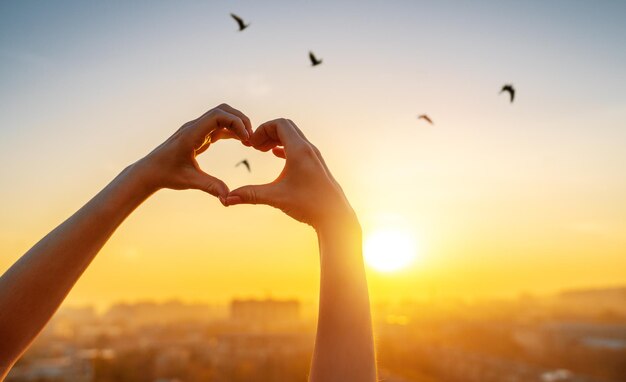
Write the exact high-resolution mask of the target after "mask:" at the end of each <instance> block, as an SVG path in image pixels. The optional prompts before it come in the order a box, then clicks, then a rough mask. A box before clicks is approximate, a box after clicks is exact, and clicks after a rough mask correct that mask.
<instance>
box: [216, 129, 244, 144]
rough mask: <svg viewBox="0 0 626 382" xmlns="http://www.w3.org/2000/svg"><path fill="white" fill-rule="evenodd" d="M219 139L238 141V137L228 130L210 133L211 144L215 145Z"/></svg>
mask: <svg viewBox="0 0 626 382" xmlns="http://www.w3.org/2000/svg"><path fill="white" fill-rule="evenodd" d="M220 139H239V136H238V135H237V134H235V133H234V132H232V131H231V130H228V129H223V128H222V129H217V130H215V131H214V132H212V133H211V143H215V142H217V141H219V140H220Z"/></svg>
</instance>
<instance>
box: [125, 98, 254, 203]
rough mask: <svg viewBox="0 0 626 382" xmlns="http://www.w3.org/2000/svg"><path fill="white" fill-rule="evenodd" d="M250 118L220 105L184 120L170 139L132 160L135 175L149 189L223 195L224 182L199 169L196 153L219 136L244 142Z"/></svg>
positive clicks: (152, 190) (247, 137) (248, 133)
mask: <svg viewBox="0 0 626 382" xmlns="http://www.w3.org/2000/svg"><path fill="white" fill-rule="evenodd" d="M251 135H252V126H251V124H250V120H249V119H248V117H246V116H245V115H244V114H243V113H242V112H240V111H239V110H237V109H234V108H232V107H230V106H228V105H226V104H221V105H219V106H217V107H216V108H214V109H211V110H209V111H208V112H206V113H204V114H203V115H202V116H201V117H200V118H198V119H195V120H193V121H189V122H187V123H185V124H184V125H183V126H182V127H181V128H180V129H178V131H176V132H175V133H174V135H172V136H171V137H170V138H168V139H167V140H166V141H165V142H163V143H162V144H161V145H160V146H158V147H157V148H156V149H154V150H153V151H152V152H151V153H150V154H148V155H147V156H145V157H144V158H143V159H141V160H139V161H138V162H137V163H136V167H137V171H138V176H139V177H140V178H141V179H142V183H143V184H144V186H145V187H147V189H148V190H149V191H151V192H154V191H156V190H158V189H160V188H172V189H175V190H184V189H190V188H194V189H198V190H202V191H205V192H208V193H209V194H211V195H214V196H219V197H220V198H222V199H223V198H225V197H226V196H227V195H228V187H227V186H226V184H225V183H224V182H223V181H221V180H220V179H217V178H215V177H213V176H211V175H209V174H207V173H205V172H204V171H202V169H200V166H199V165H198V162H197V161H196V156H197V155H198V154H201V153H202V152H204V151H205V150H206V149H208V148H209V146H210V144H211V143H213V142H216V141H217V140H219V139H224V138H236V139H239V140H241V141H242V142H243V143H244V144H245V145H248V143H247V142H248V139H249V138H250V136H251Z"/></svg>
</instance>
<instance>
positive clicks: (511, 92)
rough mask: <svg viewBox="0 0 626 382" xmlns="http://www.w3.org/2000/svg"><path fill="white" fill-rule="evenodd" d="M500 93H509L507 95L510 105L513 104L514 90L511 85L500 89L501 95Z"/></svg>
mask: <svg viewBox="0 0 626 382" xmlns="http://www.w3.org/2000/svg"><path fill="white" fill-rule="evenodd" d="M502 92H509V94H510V95H511V103H513V99H514V98H515V89H514V88H513V85H511V84H506V85H504V86H503V87H502V90H500V93H498V94H501V93H502Z"/></svg>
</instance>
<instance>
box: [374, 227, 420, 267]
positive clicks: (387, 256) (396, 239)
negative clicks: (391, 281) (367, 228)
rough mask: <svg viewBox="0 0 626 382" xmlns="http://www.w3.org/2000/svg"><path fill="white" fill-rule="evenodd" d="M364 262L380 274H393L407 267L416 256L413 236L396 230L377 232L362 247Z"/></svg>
mask: <svg viewBox="0 0 626 382" xmlns="http://www.w3.org/2000/svg"><path fill="white" fill-rule="evenodd" d="M363 252H364V256H365V262H366V263H367V265H369V266H370V267H372V268H374V269H375V270H377V271H380V272H394V271H398V270H400V269H403V268H405V267H407V266H408V265H409V264H411V263H412V262H413V261H414V260H415V258H416V256H417V247H416V244H415V239H414V237H413V235H411V234H410V233H409V232H406V231H402V230H398V229H386V230H378V231H375V232H373V233H372V234H370V235H369V236H368V237H367V239H366V240H365V243H364V245H363Z"/></svg>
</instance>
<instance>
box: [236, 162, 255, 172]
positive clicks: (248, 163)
mask: <svg viewBox="0 0 626 382" xmlns="http://www.w3.org/2000/svg"><path fill="white" fill-rule="evenodd" d="M240 164H243V165H244V166H246V168H247V169H248V172H252V170H250V162H248V160H247V159H244V160H242V161H241V162H239V163H237V164H236V165H235V167H238V166H239V165H240Z"/></svg>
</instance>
